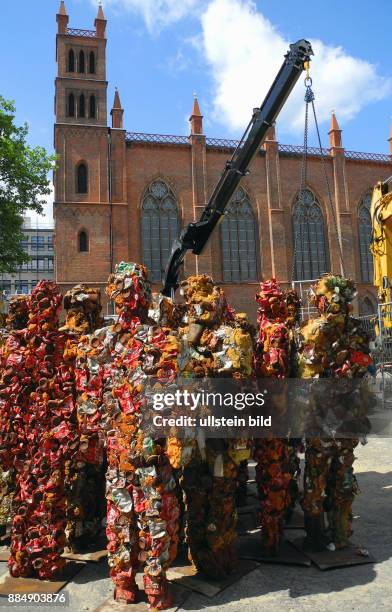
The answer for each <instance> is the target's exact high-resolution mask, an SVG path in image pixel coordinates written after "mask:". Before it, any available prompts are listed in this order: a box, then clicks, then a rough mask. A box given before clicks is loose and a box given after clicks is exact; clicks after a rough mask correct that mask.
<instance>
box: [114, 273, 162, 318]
mask: <svg viewBox="0 0 392 612" xmlns="http://www.w3.org/2000/svg"><path fill="white" fill-rule="evenodd" d="M106 295H107V296H108V297H109V298H110V299H111V300H113V301H114V304H115V307H116V313H117V314H118V315H120V316H121V315H131V316H135V317H138V318H140V319H141V320H143V319H145V318H147V316H148V310H149V308H150V307H151V303H152V295H151V286H150V282H149V280H148V276H147V268H145V267H144V266H143V265H141V264H137V263H126V262H124V261H122V262H121V263H119V264H118V265H117V266H116V268H115V271H114V273H113V274H111V275H110V276H109V279H108V284H107V287H106Z"/></svg>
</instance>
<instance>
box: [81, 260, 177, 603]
mask: <svg viewBox="0 0 392 612" xmlns="http://www.w3.org/2000/svg"><path fill="white" fill-rule="evenodd" d="M106 291H107V295H108V296H109V297H110V299H112V300H113V301H114V303H115V306H116V310H117V314H118V315H119V316H118V321H117V323H116V324H115V325H112V326H110V327H107V328H104V329H101V330H97V331H96V332H95V333H93V334H92V335H91V336H89V337H88V338H87V337H85V338H82V340H81V343H80V344H79V347H78V355H79V357H78V367H77V380H78V389H79V398H78V418H79V422H80V424H81V426H82V428H84V432H85V434H86V435H87V436H89V435H91V434H92V433H94V434H98V435H99V430H100V429H101V428H102V429H103V430H104V433H105V440H106V448H107V462H108V470H107V475H106V498H107V537H108V552H109V566H110V574H111V577H112V579H113V581H114V584H115V594H114V595H115V599H116V600H121V601H126V602H127V603H132V602H134V601H135V600H136V598H137V591H138V589H137V586H136V582H135V576H136V572H137V571H138V569H139V568H140V567H144V588H145V592H146V594H147V596H148V600H149V603H150V605H151V606H152V607H153V608H156V609H163V608H166V607H168V606H169V605H170V596H169V592H168V583H167V580H166V569H167V567H168V566H169V565H170V563H171V562H172V561H173V559H174V558H175V556H176V550H177V542H178V533H177V532H178V516H179V510H178V504H177V498H176V492H175V486H176V485H175V481H174V478H173V474H172V468H171V466H170V463H169V460H168V456H167V453H166V449H165V440H154V439H153V438H152V437H149V435H148V433H146V432H147V430H148V424H149V421H150V420H151V416H152V413H151V406H150V405H149V400H148V397H149V393H150V392H149V385H150V380H152V379H153V380H154V381H155V382H156V383H157V384H158V386H159V385H161V386H162V387H164V386H165V385H167V384H169V383H170V381H172V380H174V378H175V375H176V372H177V352H178V349H179V344H178V341H177V339H176V337H175V336H174V335H173V334H172V333H171V331H170V329H168V328H163V327H159V326H157V324H156V323H155V321H153V320H151V319H149V318H148V311H149V309H150V308H151V290H150V285H149V282H148V280H147V271H146V269H145V268H144V267H143V266H139V265H137V264H132V263H121V264H119V265H118V266H117V267H116V271H115V273H114V274H112V275H111V276H110V277H109V281H108V286H107V290H106Z"/></svg>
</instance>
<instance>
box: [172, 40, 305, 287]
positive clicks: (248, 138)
mask: <svg viewBox="0 0 392 612" xmlns="http://www.w3.org/2000/svg"><path fill="white" fill-rule="evenodd" d="M311 55H313V51H312V47H311V44H310V42H308V41H307V40H303V39H302V40H299V41H298V42H296V43H294V44H292V45H290V50H289V51H288V53H287V54H286V55H285V60H284V62H283V65H282V67H281V68H280V70H279V72H278V74H277V76H276V78H275V80H274V82H273V84H272V86H271V88H270V90H269V92H268V93H267V95H266V97H265V100H264V102H263V103H262V105H261V107H260V108H256V109H255V110H254V111H253V116H252V119H251V121H250V123H249V125H248V127H247V129H246V130H245V133H244V135H243V137H242V138H241V140H240V142H239V145H238V146H237V148H236V150H235V151H234V153H233V156H232V158H231V159H230V161H228V162H227V163H226V167H225V170H224V171H223V173H222V176H221V178H220V179H219V181H218V183H217V185H216V187H215V189H214V191H213V193H212V195H211V197H210V199H209V201H208V203H207V205H206V207H205V209H204V211H203V213H202V215H201V217H200V219H199V221H195V222H193V223H190V224H189V225H188V226H187V227H186V228H184V230H183V231H182V232H181V234H180V237H179V238H177V239H176V240H175V241H174V243H173V247H172V250H171V254H170V258H169V262H168V265H167V268H166V275H165V282H164V287H163V289H162V293H163V295H166V296H169V297H170V296H172V295H173V294H174V292H175V290H176V289H177V287H178V274H179V269H180V266H181V264H182V263H183V261H184V258H185V255H186V253H187V251H188V250H192V252H193V253H194V254H195V255H200V253H201V252H202V250H203V248H204V246H205V244H206V243H207V241H208V239H209V237H210V236H211V234H212V232H213V231H214V228H215V226H216V225H217V224H218V223H219V221H221V219H222V218H223V215H224V211H225V208H226V206H227V204H228V203H229V201H230V199H231V198H232V196H233V194H234V193H235V191H236V189H237V187H238V185H239V183H240V181H241V179H242V177H243V176H245V175H246V174H248V168H249V165H250V163H251V162H252V160H253V158H254V157H255V155H256V154H257V153H258V151H259V149H260V147H261V145H262V144H263V141H264V139H265V137H266V134H267V131H268V129H269V128H270V127H271V126H272V125H274V123H275V121H276V119H277V117H278V115H279V113H280V111H281V109H282V107H283V105H284V103H285V102H286V100H287V98H288V96H289V95H290V93H291V91H292V89H293V87H294V85H295V84H296V82H297V81H298V78H299V76H300V74H301V73H302V71H303V70H304V68H305V63H306V62H309V61H310V56H311Z"/></svg>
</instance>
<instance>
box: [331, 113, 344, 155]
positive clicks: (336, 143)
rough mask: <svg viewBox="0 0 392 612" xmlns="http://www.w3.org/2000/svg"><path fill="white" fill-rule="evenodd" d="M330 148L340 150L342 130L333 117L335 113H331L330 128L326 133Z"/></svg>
mask: <svg viewBox="0 0 392 612" xmlns="http://www.w3.org/2000/svg"><path fill="white" fill-rule="evenodd" d="M328 135H329V146H330V148H331V149H332V148H334V147H339V148H342V130H341V129H340V127H339V124H338V120H337V119H336V116H335V111H332V113H331V127H330V129H329V132H328Z"/></svg>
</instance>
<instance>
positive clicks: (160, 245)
mask: <svg viewBox="0 0 392 612" xmlns="http://www.w3.org/2000/svg"><path fill="white" fill-rule="evenodd" d="M178 225H179V224H178V206H177V202H176V198H175V196H174V193H173V192H172V190H171V189H170V188H169V187H168V186H167V185H166V183H164V182H163V181H154V182H153V183H151V185H150V186H149V187H148V189H147V191H146V193H145V195H144V198H143V202H142V244H143V262H144V264H145V265H146V266H147V268H148V269H149V272H150V278H151V280H152V281H154V282H160V281H161V280H162V278H163V276H164V272H165V267H166V264H167V260H168V258H169V254H170V250H171V246H172V244H173V241H174V240H175V239H176V238H177V236H178Z"/></svg>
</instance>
